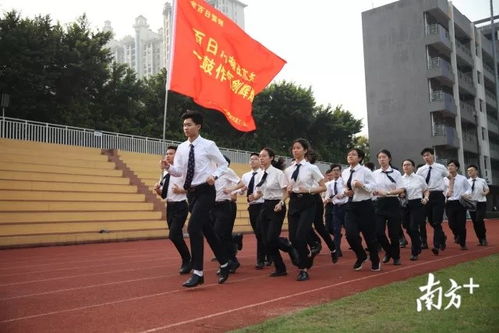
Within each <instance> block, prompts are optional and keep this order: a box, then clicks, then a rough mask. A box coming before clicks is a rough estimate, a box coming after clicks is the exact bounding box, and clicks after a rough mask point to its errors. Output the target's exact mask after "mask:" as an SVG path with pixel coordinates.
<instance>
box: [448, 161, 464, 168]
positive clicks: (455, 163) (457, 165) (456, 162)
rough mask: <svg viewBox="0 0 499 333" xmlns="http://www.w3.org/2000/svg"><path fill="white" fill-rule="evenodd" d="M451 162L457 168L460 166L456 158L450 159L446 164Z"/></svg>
mask: <svg viewBox="0 0 499 333" xmlns="http://www.w3.org/2000/svg"><path fill="white" fill-rule="evenodd" d="M451 163H452V164H454V165H455V166H456V167H457V168H458V169H459V167H460V166H461V165H460V164H459V162H458V161H457V160H450V161H449V162H447V166H448V165H449V164H451Z"/></svg>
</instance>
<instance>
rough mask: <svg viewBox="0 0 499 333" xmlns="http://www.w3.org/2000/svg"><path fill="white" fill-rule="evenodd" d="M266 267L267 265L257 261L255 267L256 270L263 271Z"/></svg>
mask: <svg viewBox="0 0 499 333" xmlns="http://www.w3.org/2000/svg"><path fill="white" fill-rule="evenodd" d="M264 267H265V263H264V262H263V261H257V262H256V265H255V269H263V268H264Z"/></svg>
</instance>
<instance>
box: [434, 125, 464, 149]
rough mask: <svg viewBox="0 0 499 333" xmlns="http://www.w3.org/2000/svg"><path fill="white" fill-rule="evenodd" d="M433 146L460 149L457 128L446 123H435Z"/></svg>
mask: <svg viewBox="0 0 499 333" xmlns="http://www.w3.org/2000/svg"><path fill="white" fill-rule="evenodd" d="M432 145H433V146H445V147H446V148H458V147H459V141H458V138H457V131H456V128H455V127H452V126H451V125H449V124H445V123H433V126H432Z"/></svg>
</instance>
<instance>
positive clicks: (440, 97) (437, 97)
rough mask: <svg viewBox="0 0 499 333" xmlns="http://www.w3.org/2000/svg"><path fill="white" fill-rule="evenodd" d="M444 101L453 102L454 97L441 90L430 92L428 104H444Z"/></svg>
mask: <svg viewBox="0 0 499 333" xmlns="http://www.w3.org/2000/svg"><path fill="white" fill-rule="evenodd" d="M444 101H450V102H454V96H452V95H451V94H449V93H446V92H444V91H442V90H435V91H432V93H431V95H430V102H444Z"/></svg>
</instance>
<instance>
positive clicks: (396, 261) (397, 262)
mask: <svg viewBox="0 0 499 333" xmlns="http://www.w3.org/2000/svg"><path fill="white" fill-rule="evenodd" d="M393 264H394V265H395V266H399V265H401V264H402V263H401V262H400V258H399V259H393Z"/></svg>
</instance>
